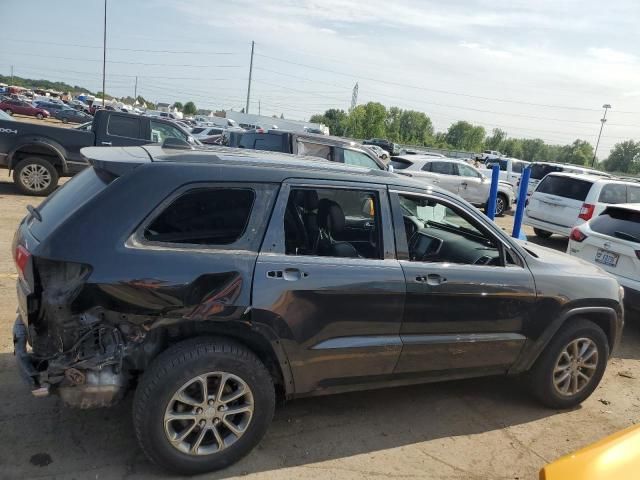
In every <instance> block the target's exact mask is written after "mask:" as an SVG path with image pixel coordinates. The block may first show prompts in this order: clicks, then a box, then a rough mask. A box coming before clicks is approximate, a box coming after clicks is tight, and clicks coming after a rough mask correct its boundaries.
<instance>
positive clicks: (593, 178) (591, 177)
mask: <svg viewBox="0 0 640 480" xmlns="http://www.w3.org/2000/svg"><path fill="white" fill-rule="evenodd" d="M550 175H551V176H554V177H569V178H580V179H583V180H588V181H590V182H593V183H601V184H609V183H618V184H624V185H633V184H635V183H637V182H634V181H633V180H624V179H621V178H615V177H603V176H602V175H598V174H594V173H591V172H589V171H587V172H585V173H578V172H551V173H548V174H547V175H546V176H550Z"/></svg>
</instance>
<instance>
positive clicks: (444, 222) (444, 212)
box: [400, 196, 482, 236]
mask: <svg viewBox="0 0 640 480" xmlns="http://www.w3.org/2000/svg"><path fill="white" fill-rule="evenodd" d="M400 205H402V208H403V209H404V210H405V213H407V214H408V215H410V216H412V217H414V218H415V219H416V220H418V221H419V222H420V223H422V224H423V227H435V228H438V227H442V228H447V229H452V228H453V229H455V230H459V231H463V232H465V233H468V234H471V235H479V236H482V233H480V231H479V230H478V229H477V228H475V227H474V226H473V225H471V224H470V223H469V222H467V221H466V220H465V219H463V218H462V217H460V215H458V214H457V213H456V212H454V211H453V210H451V209H450V208H448V207H446V206H444V205H443V204H441V203H436V202H434V201H429V200H427V199H423V198H413V197H404V196H401V197H400Z"/></svg>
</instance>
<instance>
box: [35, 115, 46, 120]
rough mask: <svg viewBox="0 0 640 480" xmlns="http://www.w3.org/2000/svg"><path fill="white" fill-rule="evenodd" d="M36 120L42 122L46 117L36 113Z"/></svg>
mask: <svg viewBox="0 0 640 480" xmlns="http://www.w3.org/2000/svg"><path fill="white" fill-rule="evenodd" d="M36 118H37V119H38V120H42V119H43V118H44V115H42V114H41V113H36Z"/></svg>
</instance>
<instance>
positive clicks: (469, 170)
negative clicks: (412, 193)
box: [391, 155, 516, 215]
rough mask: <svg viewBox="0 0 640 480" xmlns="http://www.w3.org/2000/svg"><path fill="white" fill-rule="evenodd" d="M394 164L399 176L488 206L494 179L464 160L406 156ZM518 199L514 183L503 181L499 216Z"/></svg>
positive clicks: (501, 182) (499, 201)
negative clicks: (407, 177)
mask: <svg viewBox="0 0 640 480" xmlns="http://www.w3.org/2000/svg"><path fill="white" fill-rule="evenodd" d="M391 165H392V166H393V168H394V172H396V173H399V174H401V175H407V176H409V177H414V178H415V179H416V180H418V181H421V182H423V183H426V184H429V185H437V186H438V187H440V188H444V189H445V190H449V191H450V192H453V193H455V194H457V195H460V196H461V197H462V198H464V199H465V200H466V201H467V202H469V203H472V204H473V205H475V206H477V207H485V206H486V204H487V201H488V199H489V190H490V189H491V180H490V179H489V178H488V177H487V176H486V175H484V174H483V173H482V172H481V171H480V170H478V169H477V168H474V167H472V166H471V165H469V164H468V163H466V162H464V161H462V160H457V159H453V158H437V157H431V156H426V155H406V156H401V157H392V160H391ZM515 196H516V195H515V192H514V190H513V187H512V186H511V184H509V183H508V182H504V181H502V180H501V181H500V183H499V184H498V198H497V199H496V215H502V214H503V213H504V212H506V211H507V210H510V209H511V208H512V206H513V203H514V202H515Z"/></svg>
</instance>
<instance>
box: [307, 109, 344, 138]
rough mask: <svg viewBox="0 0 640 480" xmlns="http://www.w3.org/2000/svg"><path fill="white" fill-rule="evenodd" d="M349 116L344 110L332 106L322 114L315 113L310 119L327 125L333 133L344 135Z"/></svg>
mask: <svg viewBox="0 0 640 480" xmlns="http://www.w3.org/2000/svg"><path fill="white" fill-rule="evenodd" d="M347 118H348V115H347V113H346V112H345V111H344V110H340V109H337V108H330V109H329V110H327V111H326V112H324V114H322V115H314V116H313V117H311V118H310V119H309V121H310V122H312V123H322V124H324V125H326V126H327V127H329V132H330V133H331V135H338V136H343V135H344V134H345V129H346V127H347Z"/></svg>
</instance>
